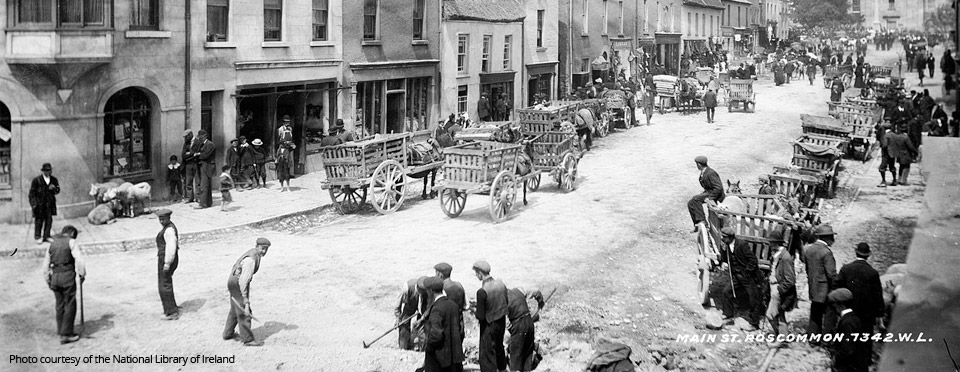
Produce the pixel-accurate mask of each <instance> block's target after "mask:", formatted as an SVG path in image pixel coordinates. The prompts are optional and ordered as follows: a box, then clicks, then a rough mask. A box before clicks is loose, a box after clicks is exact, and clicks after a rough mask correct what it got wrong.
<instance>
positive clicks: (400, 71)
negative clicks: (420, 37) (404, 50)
mask: <svg viewBox="0 0 960 372" xmlns="http://www.w3.org/2000/svg"><path fill="white" fill-rule="evenodd" d="M439 65H440V60H438V59H420V60H409V61H389V62H364V63H351V64H350V70H352V72H353V77H354V79H356V81H369V80H390V79H397V78H409V77H423V76H434V75H436V73H437V67H438V66H439Z"/></svg>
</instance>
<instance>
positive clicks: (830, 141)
mask: <svg viewBox="0 0 960 372" xmlns="http://www.w3.org/2000/svg"><path fill="white" fill-rule="evenodd" d="M801 144H812V145H817V146H824V147H829V148H832V149H836V150H837V151H838V152H839V154H838V155H837V156H836V157H832V156H823V155H817V154H813V153H810V152H809V151H807V149H805V148H804V147H803V146H801ZM846 148H847V140H846V139H844V138H838V137H827V136H820V135H816V134H810V133H805V134H803V135H802V136H800V138H797V140H796V141H794V143H793V154H794V155H805V156H809V157H814V158H830V159H832V158H839V156H840V155H841V154H843V151H844V150H845V149H846Z"/></svg>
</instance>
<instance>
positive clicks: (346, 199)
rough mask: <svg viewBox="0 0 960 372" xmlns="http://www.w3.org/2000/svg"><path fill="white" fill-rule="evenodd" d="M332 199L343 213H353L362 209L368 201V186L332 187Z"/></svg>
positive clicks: (330, 189)
mask: <svg viewBox="0 0 960 372" xmlns="http://www.w3.org/2000/svg"><path fill="white" fill-rule="evenodd" d="M327 191H329V192H330V200H332V201H333V205H334V206H335V207H337V210H338V211H340V213H343V214H352V213H356V212H357V211H358V210H360V207H363V204H364V203H366V202H367V188H365V187H364V188H360V189H354V188H351V187H331V188H329V189H327Z"/></svg>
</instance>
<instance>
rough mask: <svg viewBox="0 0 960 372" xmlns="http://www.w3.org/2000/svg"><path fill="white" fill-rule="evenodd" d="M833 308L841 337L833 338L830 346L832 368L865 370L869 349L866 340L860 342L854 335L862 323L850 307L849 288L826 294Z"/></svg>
mask: <svg viewBox="0 0 960 372" xmlns="http://www.w3.org/2000/svg"><path fill="white" fill-rule="evenodd" d="M827 299H828V300H829V301H830V303H831V304H832V305H833V308H834V309H835V310H836V311H837V313H839V314H840V320H839V321H838V322H837V332H836V333H842V334H843V338H842V339H839V340H835V342H834V344H833V348H832V350H831V351H832V353H831V354H833V370H834V371H837V372H866V371H867V368H868V365H869V360H870V353H871V350H870V349H868V348H867V343H866V342H861V341H860V340H859V338H857V337H855V335H857V334H859V333H861V332H862V330H863V324H862V322H861V321H860V316H858V315H857V313H856V311H854V310H853V309H851V308H850V305H849V303H850V301H852V300H853V293H852V292H850V290H849V289H846V288H839V289H834V290H833V291H831V292H830V293H829V294H828V295H827Z"/></svg>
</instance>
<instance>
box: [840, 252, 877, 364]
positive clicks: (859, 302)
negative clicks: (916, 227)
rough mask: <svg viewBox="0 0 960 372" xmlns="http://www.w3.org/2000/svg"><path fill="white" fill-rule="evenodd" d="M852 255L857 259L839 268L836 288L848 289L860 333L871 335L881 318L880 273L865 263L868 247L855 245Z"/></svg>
mask: <svg viewBox="0 0 960 372" xmlns="http://www.w3.org/2000/svg"><path fill="white" fill-rule="evenodd" d="M854 253H855V254H856V256H857V258H856V259H855V260H854V261H853V262H851V263H848V264H846V265H843V267H841V268H840V272H839V273H838V274H837V283H836V287H837V288H846V289H849V290H850V292H851V293H853V300H852V301H850V303H849V306H850V308H851V309H853V312H854V313H856V314H857V317H859V318H860V323H861V325H862V326H863V329H862V330H860V332H861V333H873V328H874V326H875V325H876V324H877V322H878V321H879V320H880V319H882V318H883V313H884V303H883V284H882V283H881V281H880V273H878V272H877V270H875V269H874V268H873V267H872V266H870V264H869V263H868V262H867V258H869V257H870V245H869V244H867V243H860V244H857V248H856V250H855V251H854ZM878 318H880V319H878ZM866 343H867V347H868V349H870V350H873V341H872V340H870V339H867V341H866ZM866 363H867V365H869V364H870V360H869V359H867V360H866Z"/></svg>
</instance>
